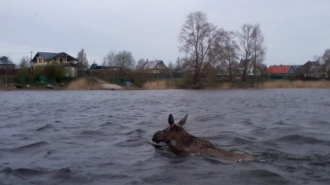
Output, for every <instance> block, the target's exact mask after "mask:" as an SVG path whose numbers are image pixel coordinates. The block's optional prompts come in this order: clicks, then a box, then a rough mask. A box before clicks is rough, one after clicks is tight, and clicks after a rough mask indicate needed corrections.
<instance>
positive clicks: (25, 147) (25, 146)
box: [12, 141, 48, 151]
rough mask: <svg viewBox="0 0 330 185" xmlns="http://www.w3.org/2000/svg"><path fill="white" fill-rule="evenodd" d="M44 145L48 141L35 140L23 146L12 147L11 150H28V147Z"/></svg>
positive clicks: (33, 147)
mask: <svg viewBox="0 0 330 185" xmlns="http://www.w3.org/2000/svg"><path fill="white" fill-rule="evenodd" d="M45 145H48V143H47V142H45V141H39V142H36V143H32V144H28V145H24V146H20V147H17V148H14V149H12V150H13V151H17V150H18V151H22V150H30V149H35V148H39V147H42V146H45Z"/></svg>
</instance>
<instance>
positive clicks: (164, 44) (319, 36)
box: [0, 0, 330, 65]
mask: <svg viewBox="0 0 330 185" xmlns="http://www.w3.org/2000/svg"><path fill="white" fill-rule="evenodd" d="M0 4H1V5H0V56H3V55H5V56H9V57H10V58H11V59H12V60H13V62H14V63H16V64H18V63H19V62H20V59H21V58H22V57H23V56H30V52H31V51H33V55H34V54H35V53H36V52H38V51H44V52H62V51H63V52H66V53H68V54H70V55H72V56H74V57H76V56H77V53H78V52H79V51H80V50H81V49H82V48H84V49H85V51H86V53H87V58H88V60H89V63H90V64H92V62H93V61H94V60H95V61H96V62H97V63H98V64H101V62H102V59H103V57H104V56H106V54H107V53H108V52H109V51H111V50H112V51H121V50H128V51H131V52H132V54H133V57H134V59H135V60H136V61H138V60H139V59H141V58H144V59H149V60H154V59H161V60H163V61H164V62H165V63H168V62H170V61H172V62H175V61H176V59H177V57H179V56H184V55H183V54H182V53H179V50H178V46H179V45H180V43H179V41H178V36H179V33H180V30H181V27H182V25H183V24H184V22H185V19H186V15H187V14H189V13H190V12H195V11H203V12H205V13H206V14H207V15H208V20H209V22H211V23H213V24H215V25H216V26H217V27H218V28H223V29H226V30H234V31H239V30H240V27H241V26H242V25H243V24H244V23H251V24H255V23H259V24H260V26H261V30H262V32H263V33H264V35H265V44H266V46H267V51H266V59H265V62H264V63H265V64H267V65H274V64H303V63H305V62H307V61H308V60H313V59H314V56H315V55H322V54H323V52H324V50H325V49H327V48H330V9H329V7H330V1H329V0H299V1H298V0H276V1H275V0H274V1H270V0H269V1H268V0H235V1H229V0H226V1H224V0H223V1H222V0H56V1H55V0H0Z"/></svg>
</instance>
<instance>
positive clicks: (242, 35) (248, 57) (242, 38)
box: [237, 24, 266, 82]
mask: <svg viewBox="0 0 330 185" xmlns="http://www.w3.org/2000/svg"><path fill="white" fill-rule="evenodd" d="M237 36H238V40H239V46H240V56H241V57H242V60H241V63H240V65H241V66H240V68H241V69H242V70H243V74H242V80H243V82H245V81H246V78H247V70H248V67H249V65H250V64H251V63H252V65H253V74H254V79H255V77H256V71H257V69H258V68H260V66H259V65H260V64H261V63H262V61H263V60H264V56H265V51H266V47H265V46H264V36H263V34H262V33H261V28H260V25H259V24H255V25H252V24H243V26H242V27H241V32H238V33H237Z"/></svg>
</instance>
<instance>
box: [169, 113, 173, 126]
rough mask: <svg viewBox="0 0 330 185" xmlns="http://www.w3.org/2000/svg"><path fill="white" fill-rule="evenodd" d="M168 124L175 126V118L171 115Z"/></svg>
mask: <svg viewBox="0 0 330 185" xmlns="http://www.w3.org/2000/svg"><path fill="white" fill-rule="evenodd" d="M168 124H170V125H172V124H174V118H173V116H172V114H170V115H169V116H168Z"/></svg>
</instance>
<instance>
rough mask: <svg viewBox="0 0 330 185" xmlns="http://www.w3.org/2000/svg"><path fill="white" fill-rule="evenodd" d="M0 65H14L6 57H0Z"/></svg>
mask: <svg viewBox="0 0 330 185" xmlns="http://www.w3.org/2000/svg"><path fill="white" fill-rule="evenodd" d="M0 65H15V64H14V63H13V62H12V61H10V60H9V59H8V57H6V56H2V57H0Z"/></svg>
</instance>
